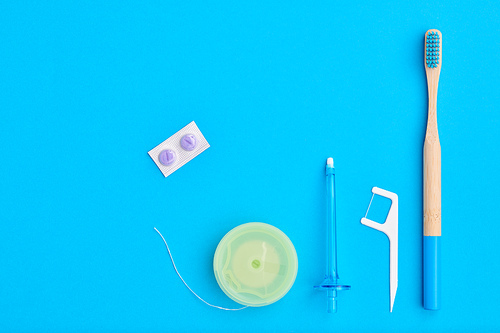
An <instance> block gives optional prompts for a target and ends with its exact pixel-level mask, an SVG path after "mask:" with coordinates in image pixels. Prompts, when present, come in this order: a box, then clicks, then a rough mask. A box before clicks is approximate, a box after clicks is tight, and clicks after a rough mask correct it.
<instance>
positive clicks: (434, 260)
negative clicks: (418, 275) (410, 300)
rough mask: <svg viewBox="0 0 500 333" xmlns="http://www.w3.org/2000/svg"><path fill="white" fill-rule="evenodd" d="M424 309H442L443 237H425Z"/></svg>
mask: <svg viewBox="0 0 500 333" xmlns="http://www.w3.org/2000/svg"><path fill="white" fill-rule="evenodd" d="M423 247H424V256H423V261H424V272H423V282H424V292H423V297H424V309H426V310H439V309H440V308H441V259H440V258H441V236H424V243H423Z"/></svg>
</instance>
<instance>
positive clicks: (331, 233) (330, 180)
mask: <svg viewBox="0 0 500 333" xmlns="http://www.w3.org/2000/svg"><path fill="white" fill-rule="evenodd" d="M326 198H327V202H326V216H327V231H326V233H327V243H326V249H327V252H326V275H325V279H324V280H323V282H322V283H321V284H320V285H318V286H314V288H316V289H320V290H324V289H326V295H327V301H328V303H327V311H328V312H329V313H334V312H337V299H336V298H337V290H349V289H351V287H350V286H346V285H340V284H338V281H337V280H338V279H339V276H338V273H337V232H336V216H335V211H336V207H335V168H334V167H333V158H331V157H330V158H328V160H327V163H326Z"/></svg>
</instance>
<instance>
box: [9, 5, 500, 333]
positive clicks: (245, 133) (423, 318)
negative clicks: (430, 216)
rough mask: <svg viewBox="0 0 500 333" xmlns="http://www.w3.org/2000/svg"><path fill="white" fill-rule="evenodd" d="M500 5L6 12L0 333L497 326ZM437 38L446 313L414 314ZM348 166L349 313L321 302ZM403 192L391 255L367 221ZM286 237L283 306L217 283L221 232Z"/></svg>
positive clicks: (344, 266)
mask: <svg viewBox="0 0 500 333" xmlns="http://www.w3.org/2000/svg"><path fill="white" fill-rule="evenodd" d="M499 9H500V4H499V2H498V1H476V2H456V1H451V0H445V1H419V2H405V1H372V2H364V1H353V2H349V1H345V2H338V3H333V2H326V1H324V2H317V3H314V2H310V1H295V2H293V3H277V2H273V3H255V2H234V1H219V2H212V3H208V2H207V1H191V2H186V1H180V2H173V1H152V2H136V3H134V4H132V3H130V2H122V1H103V2H67V1H49V2H18V1H9V2H3V3H2V4H0V27H1V29H0V45H1V46H0V59H1V69H0V119H1V120H0V152H1V159H0V175H1V177H0V253H1V255H0V331H2V332H9V331H22V332H44V331H45V332H68V331H86V332H90V331H130V332H133V331H149V332H160V331H162V332H164V331H169V332H176V331H204V332H209V331H214V332H215V331H248V332H255V331H260V332H266V331H300V332H305V331H332V332H333V331H335V332H362V331H365V332H368V331H369V332H377V331H378V332H387V331H405V332H409V331H426V332H432V331H498V330H499V329H500V319H499V317H498V311H497V309H498V299H499V298H500V287H499V284H498V281H497V278H496V277H497V275H498V273H499V272H500V261H499V260H498V253H499V245H498V244H499V243H498V234H499V231H500V224H499V222H498V217H497V215H498V209H497V206H498V199H499V195H498V193H499V188H500V177H499V172H498V165H499V162H500V154H499V153H498V149H499V148H498V147H499V143H500V131H499V130H498V127H499V125H500V123H499V121H500V115H499V112H498V110H499V106H500V97H499V96H500V94H499V90H498V87H499V86H500V73H499V65H498V63H499V57H498V55H499V54H500V44H499V41H498V36H499V31H500V29H499V28H500V24H499V22H500V17H499ZM431 28H436V29H439V30H440V31H441V32H442V34H443V43H442V48H443V57H442V71H441V78H440V83H439V94H438V124H439V133H440V139H441V147H442V217H443V224H442V234H443V236H442V309H441V310H440V311H437V312H430V311H426V310H424V309H423V307H422V163H423V162H422V149H423V140H424V134H425V126H426V120H427V84H426V77H425V72H424V61H423V55H424V50H423V48H424V33H425V31H426V30H428V29H431ZM192 120H195V121H196V123H197V125H198V126H199V128H200V129H201V131H202V132H203V134H204V135H205V137H206V138H207V140H208V142H209V143H210V145H211V147H210V148H209V149H208V150H207V151H205V152H204V153H203V154H201V155H200V156H198V157H196V158H195V159H194V160H192V161H191V162H189V163H188V164H186V165H185V166H183V167H182V168H181V169H179V170H178V171H177V172H175V173H174V174H173V175H171V176H169V177H168V178H166V179H165V178H164V177H163V176H162V174H161V173H160V171H159V170H158V169H157V167H156V166H155V164H154V163H153V162H152V161H151V159H150V158H149V156H148V155H147V151H149V150H150V149H151V148H153V147H155V146H156V145H158V144H159V143H160V142H162V141H163V140H165V139H166V138H168V137H169V136H170V135H172V134H173V133H175V132H176V131H178V130H179V129H180V128H182V127H183V126H185V125H186V124H188V123H189V122H190V121H192ZM330 156H332V157H333V158H334V160H335V167H336V185H337V234H338V268H339V275H340V282H341V283H345V284H350V285H352V290H351V291H346V292H343V293H341V294H340V297H339V299H338V313H337V314H334V315H330V314H327V313H326V295H325V294H324V293H322V292H318V291H314V290H313V285H314V284H317V283H319V282H321V280H322V278H323V274H324V269H325V267H324V266H325V265H324V260H325V248H324V246H325V235H324V233H325V228H326V226H325V214H326V213H325V209H326V208H325V197H324V196H325V177H324V168H325V162H326V159H327V157H330ZM373 186H378V187H381V188H384V189H387V190H389V191H392V192H395V193H397V194H398V196H399V289H398V292H397V296H396V300H395V304H394V312H393V313H389V242H388V240H387V238H386V236H384V235H383V234H382V233H378V232H375V231H374V230H372V229H370V228H367V227H365V226H363V225H361V223H360V219H361V217H363V216H364V214H365V211H366V208H367V205H368V203H369V200H370V196H371V188H372V187H373ZM252 221H259V222H266V223H269V224H272V225H274V226H276V227H278V228H280V229H281V230H282V231H283V232H284V233H286V234H287V235H288V237H289V238H290V239H291V240H292V242H293V244H294V245H295V248H296V250H297V254H298V259H299V271H298V275H297V279H296V282H295V284H294V286H293V287H292V289H291V290H290V292H289V293H288V294H287V295H286V296H285V297H284V298H283V299H282V300H280V301H278V302H277V303H275V304H273V305H270V306H267V307H263V308H252V309H246V310H243V311H240V312H236V313H234V312H228V311H220V310H216V309H212V308H210V307H208V306H206V305H205V304H203V303H202V302H200V301H199V300H197V299H196V298H195V297H194V296H193V295H191V294H190V293H189V291H188V290H187V289H186V288H185V287H184V286H183V285H182V283H181V281H180V280H179V279H178V277H177V276H176V275H175V273H174V271H173V269H172V266H171V264H170V262H169V259H168V256H167V253H166V250H165V248H164V245H163V243H162V241H161V239H160V238H159V236H158V235H157V234H156V232H154V230H153V227H154V226H155V227H157V228H158V229H159V230H160V231H161V232H162V233H163V235H164V236H165V238H166V240H167V242H169V245H170V247H171V250H172V253H173V256H174V258H175V260H176V263H177V267H178V269H179V271H180V272H181V274H183V276H184V278H185V280H186V281H187V282H188V283H189V284H190V286H191V287H192V288H193V289H194V290H195V291H196V292H197V293H198V294H199V295H200V296H202V297H203V298H205V299H207V300H208V301H209V302H211V303H215V304H217V305H220V306H225V307H237V306H238V304H235V303H233V302H232V301H231V300H230V299H228V298H227V297H226V296H225V295H224V293H223V292H222V291H221V290H220V288H219V287H218V285H217V283H216V280H215V277H214V275H213V270H212V258H213V254H214V252H215V248H216V246H217V244H218V242H219V240H220V239H221V238H222V237H223V236H224V235H225V233H226V232H228V231H229V230H230V229H232V228H233V227H235V226H237V225H239V224H242V223H245V222H252Z"/></svg>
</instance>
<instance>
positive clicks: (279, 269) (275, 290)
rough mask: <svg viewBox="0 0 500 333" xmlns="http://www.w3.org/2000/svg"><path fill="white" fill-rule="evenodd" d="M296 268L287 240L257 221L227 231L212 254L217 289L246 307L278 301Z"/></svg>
mask: <svg viewBox="0 0 500 333" xmlns="http://www.w3.org/2000/svg"><path fill="white" fill-rule="evenodd" d="M297 269H298V260H297V253H296V252H295V248H294V246H293V244H292V242H291V241H290V239H289V238H288V237H287V236H286V235H285V234H284V233H283V232H282V231H281V230H279V229H278V228H276V227H273V226H272V225H269V224H266V223H261V222H251V223H245V224H242V225H239V226H237V227H236V228H234V229H232V230H231V231H229V232H228V233H227V234H226V235H225V236H224V237H223V238H222V240H221V241H220V243H219V245H218V246H217V249H216V251H215V255H214V273H215V278H216V279H217V283H218V284H219V286H220V288H221V289H222V291H224V293H225V294H226V295H227V296H228V297H229V298H231V299H232V300H234V301H235V302H238V303H240V304H243V305H246V306H252V307H259V306H265V305H269V304H272V303H274V302H276V301H278V300H279V299H281V298H282V297H283V296H285V294H286V293H287V292H288V291H289V290H290V288H291V287H292V285H293V283H294V281H295V277H296V276H297Z"/></svg>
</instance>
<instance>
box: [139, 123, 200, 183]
mask: <svg viewBox="0 0 500 333" xmlns="http://www.w3.org/2000/svg"><path fill="white" fill-rule="evenodd" d="M208 147H210V145H209V144H208V142H207V140H206V139H205V137H204V136H203V134H201V131H200V129H199V128H198V126H196V123H195V122H194V121H192V122H190V123H189V124H187V125H186V126H185V127H183V128H182V129H181V130H180V131H178V132H177V133H175V134H174V135H172V136H171V137H169V138H168V139H167V140H165V141H163V142H162V143H160V144H159V145H158V146H156V147H154V148H153V149H151V150H150V151H149V152H148V154H149V156H150V157H151V158H152V159H153V161H154V162H155V163H156V165H157V166H158V168H159V169H160V171H161V173H163V175H164V176H165V177H168V176H169V175H171V174H172V173H173V172H174V171H176V170H177V169H179V168H180V167H181V166H183V165H184V164H186V163H187V162H189V161H191V160H192V159H193V158H195V157H196V156H198V155H199V154H201V153H202V152H203V151H205V150H206V149H207V148H208Z"/></svg>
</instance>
